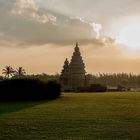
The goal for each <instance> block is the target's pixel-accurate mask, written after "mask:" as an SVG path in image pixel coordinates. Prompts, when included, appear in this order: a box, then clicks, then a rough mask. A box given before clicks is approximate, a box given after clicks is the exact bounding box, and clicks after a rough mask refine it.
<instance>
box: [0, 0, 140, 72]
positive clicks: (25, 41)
mask: <svg viewBox="0 0 140 140" xmlns="http://www.w3.org/2000/svg"><path fill="white" fill-rule="evenodd" d="M139 4H140V1H137V0H123V1H121V0H118V1H111V0H104V1H99V0H85V1H82V2H81V1H80V0H76V1H74V0H71V1H65V0H12V1H11V0H7V1H5V0H1V1H0V19H1V21H0V64H1V65H0V70H2V69H3V68H4V67H5V66H6V65H10V66H12V67H14V68H16V67H18V66H22V67H23V68H24V69H25V70H26V71H27V74H42V73H46V74H56V73H60V72H61V70H62V67H63V64H64V61H65V59H66V58H68V60H69V61H70V60H71V56H72V53H73V50H74V47H75V43H76V42H79V47H80V52H81V55H82V58H83V61H84V63H85V66H86V72H87V73H88V74H98V73H133V74H139V73H140V72H139V69H140V39H139V36H140V9H139ZM130 5H131V6H130ZM3 13H4V14H3Z"/></svg>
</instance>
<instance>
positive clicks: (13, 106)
mask: <svg viewBox="0 0 140 140" xmlns="http://www.w3.org/2000/svg"><path fill="white" fill-rule="evenodd" d="M0 140H140V93H94V94H79V93H77V94H72V93H71V94H63V96H62V97H61V98H60V99H58V100H55V101H49V102H26V103H20V102H19V103H0Z"/></svg>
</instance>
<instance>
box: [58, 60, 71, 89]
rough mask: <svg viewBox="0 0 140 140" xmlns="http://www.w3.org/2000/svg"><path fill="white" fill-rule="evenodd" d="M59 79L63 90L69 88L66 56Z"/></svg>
mask: <svg viewBox="0 0 140 140" xmlns="http://www.w3.org/2000/svg"><path fill="white" fill-rule="evenodd" d="M60 81H61V84H62V86H63V88H64V89H65V90H67V89H69V61H68V59H67V58H66V60H65V62H64V66H63V69H62V71H61V76H60Z"/></svg>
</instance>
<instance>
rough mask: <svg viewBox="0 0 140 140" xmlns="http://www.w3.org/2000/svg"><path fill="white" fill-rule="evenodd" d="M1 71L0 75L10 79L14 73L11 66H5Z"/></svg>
mask: <svg viewBox="0 0 140 140" xmlns="http://www.w3.org/2000/svg"><path fill="white" fill-rule="evenodd" d="M2 71H3V72H2V74H4V75H5V77H6V78H10V76H13V75H14V73H15V70H14V69H13V68H12V67H11V66H6V67H5V68H4V69H3V70H2Z"/></svg>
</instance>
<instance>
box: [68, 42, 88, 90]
mask: <svg viewBox="0 0 140 140" xmlns="http://www.w3.org/2000/svg"><path fill="white" fill-rule="evenodd" d="M85 74H86V71H85V64H84V62H83V59H82V56H81V53H80V49H79V46H78V43H76V47H75V48H74V53H73V56H72V59H71V62H70V64H69V86H70V88H71V89H74V90H76V89H78V88H80V87H84V86H85Z"/></svg>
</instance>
